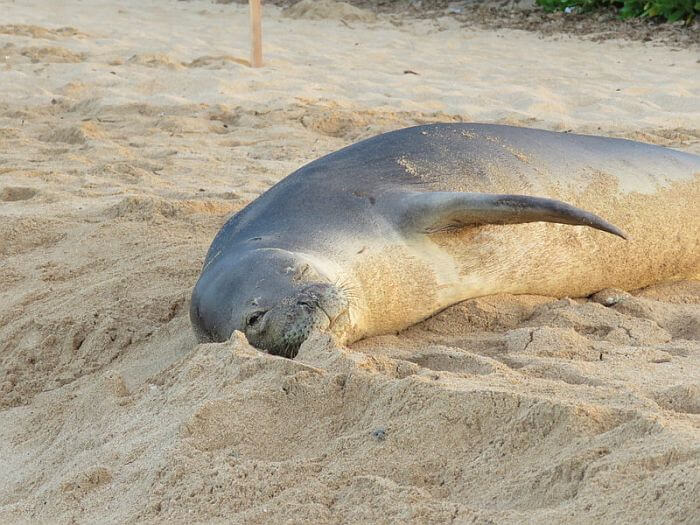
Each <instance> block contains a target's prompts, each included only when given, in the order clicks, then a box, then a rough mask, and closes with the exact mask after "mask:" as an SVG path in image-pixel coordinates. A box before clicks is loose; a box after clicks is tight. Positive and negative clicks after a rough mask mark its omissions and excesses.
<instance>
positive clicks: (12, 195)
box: [0, 186, 39, 202]
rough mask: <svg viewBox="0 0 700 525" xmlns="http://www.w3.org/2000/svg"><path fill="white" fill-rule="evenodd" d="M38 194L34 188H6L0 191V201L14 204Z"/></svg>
mask: <svg viewBox="0 0 700 525" xmlns="http://www.w3.org/2000/svg"><path fill="white" fill-rule="evenodd" d="M38 193H39V191H38V190H35V189H34V188H26V187H24V186H7V187H5V188H3V189H2V190H0V201H3V202H14V201H26V200H29V199H31V198H32V197H34V196H35V195H37V194H38Z"/></svg>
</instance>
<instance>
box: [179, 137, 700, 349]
mask: <svg viewBox="0 0 700 525" xmlns="http://www.w3.org/2000/svg"><path fill="white" fill-rule="evenodd" d="M699 175H700V157H699V156H697V155H693V154H689V153H683V152H679V151H675V150H672V149H668V148H664V147H660V146H653V145H648V144H642V143H639V142H633V141H629V140H622V139H613V138H603V137H594V136H586V135H575V134H569V133H556V132H549V131H542V130H535V129H527V128H518V127H511V126H499V125H482V124H434V125H425V126H417V127H412V128H406V129H402V130H398V131H394V132H390V133H386V134H382V135H379V136H376V137H374V138H370V139H367V140H364V141H362V142H359V143H357V144H354V145H351V146H349V147H346V148H344V149H342V150H339V151H337V152H335V153H331V154H330V155H327V156H325V157H322V158H320V159H318V160H316V161H314V162H311V163H310V164H307V165H306V166H304V167H302V168H300V169H299V170H297V171H296V172H294V173H292V174H291V175H289V176H288V177H286V178H285V179H283V180H282V181H280V182H279V183H278V184H276V185H275V186H273V187H272V188H270V189H269V190H268V191H267V192H265V193H264V194H262V195H261V196H260V197H259V198H257V199H256V200H254V201H253V202H251V203H250V204H249V205H248V206H247V207H245V208H244V209H243V210H241V211H240V212H238V213H236V214H235V215H234V216H233V217H231V219H230V220H229V221H228V222H227V223H226V224H225V225H224V226H223V227H222V229H221V230H220V231H219V233H218V234H217V235H216V237H215V238H214V240H213V242H212V244H211V247H210V249H209V251H208V253H207V255H206V258H205V262H204V266H203V269H202V272H201V275H200V277H199V280H198V281H197V283H196V285H195V287H194V290H193V293H192V300H191V304H190V319H191V322H192V326H193V328H194V332H195V334H196V335H197V337H198V339H199V340H200V341H224V340H226V339H228V338H229V337H230V336H231V334H232V333H233V331H234V330H239V331H242V332H243V333H245V335H246V337H247V338H248V340H249V341H250V343H251V344H253V345H254V346H256V347H258V348H260V349H264V350H266V351H268V352H270V353H272V354H275V355H281V356H286V357H290V358H292V357H295V356H296V354H297V352H298V349H299V347H300V345H301V344H302V343H303V342H304V341H305V340H306V339H307V338H308V337H309V335H310V334H311V332H312V331H314V330H323V331H328V332H330V333H331V334H333V335H334V336H335V338H336V339H337V340H338V342H339V343H345V344H348V343H351V342H353V341H356V340H359V339H361V338H364V337H367V336H371V335H378V334H386V333H392V332H397V331H399V330H402V329H404V328H406V327H408V326H410V325H412V324H414V323H416V322H419V321H421V320H423V319H426V318H427V317H430V316H431V315H433V314H435V313H437V312H439V311H440V310H442V309H444V308H446V307H448V306H450V305H453V304H455V303H457V302H460V301H463V300H465V299H469V298H473V297H478V296H483V295H489V294H495V293H510V294H525V293H527V294H539V295H549V296H558V297H562V296H571V297H582V296H587V295H590V294H592V293H595V292H597V291H599V290H602V289H604V288H609V287H616V288H622V289H626V290H629V289H635V288H641V287H644V286H647V285H649V284H652V283H655V282H659V281H664V280H673V279H682V278H699V277H700V269H699V268H700V209H699V208H698V203H699V202H700V180H699V179H700V177H699ZM602 217H605V219H603V218H602ZM608 221H610V222H608ZM623 232H624V233H623ZM609 234H612V235H609ZM627 236H629V240H624V239H625V238H626V237H627Z"/></svg>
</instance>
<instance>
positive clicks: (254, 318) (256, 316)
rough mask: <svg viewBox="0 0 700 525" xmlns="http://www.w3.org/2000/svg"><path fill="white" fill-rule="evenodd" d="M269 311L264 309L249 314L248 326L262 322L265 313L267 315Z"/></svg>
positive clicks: (246, 322)
mask: <svg viewBox="0 0 700 525" xmlns="http://www.w3.org/2000/svg"><path fill="white" fill-rule="evenodd" d="M266 313H267V312H265V311H264V310H258V311H257V312H253V313H252V314H250V315H249V316H248V318H247V319H246V321H245V324H246V326H255V325H256V324H258V323H259V322H260V320H261V319H262V317H263V315H265V314H266Z"/></svg>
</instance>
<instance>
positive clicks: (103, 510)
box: [0, 0, 700, 523]
mask: <svg viewBox="0 0 700 525" xmlns="http://www.w3.org/2000/svg"><path fill="white" fill-rule="evenodd" d="M324 5H330V3H325V4H324ZM2 11H3V14H2V17H0V48H1V49H2V53H0V92H1V93H2V94H3V95H2V97H1V98H0V215H1V217H0V257H1V258H0V261H1V262H0V264H1V268H2V269H1V271H0V521H1V522H2V523H11V522H37V521H39V522H51V523H65V522H70V521H77V522H83V521H97V522H141V521H144V520H145V521H165V520H176V521H178V522H194V521H205V522H216V521H228V520H230V521H233V522H251V523H279V522H284V521H285V520H290V521H294V522H299V521H304V520H306V521H310V522H315V523H339V522H401V523H403V522H407V521H414V522H439V521H450V520H453V521H455V522H461V523H463V522H472V521H473V522H479V523H482V522H498V523H562V522H567V523H568V522H578V523H581V522H585V523H595V522H599V523H610V522H612V521H616V522H622V523H625V522H648V523H674V522H683V521H685V522H690V521H692V519H693V517H694V516H696V514H693V513H694V512H696V511H697V494H698V491H699V490H700V475H699V474H698V472H700V446H699V442H700V440H699V439H698V438H699V437H700V429H699V428H698V426H699V424H700V420H699V419H698V418H699V417H700V416H699V415H698V414H699V412H700V386H699V385H698V377H699V376H700V362H699V360H700V342H699V341H700V284H698V283H692V282H691V283H679V284H675V285H665V286H657V287H654V288H652V289H648V290H644V291H641V292H636V293H634V294H631V295H628V294H624V293H618V292H614V291H613V292H608V293H605V294H602V295H600V296H598V297H596V299H595V300H569V299H565V300H555V299H549V298H544V297H531V296H524V297H510V296H498V297H490V298H482V299H477V300H473V301H467V302H466V303H464V304H461V305H458V306H455V307H453V308H450V309H448V310H447V311H445V312H443V313H442V314H440V315H438V316H436V317H435V318H433V319H431V320H429V321H427V322H425V323H423V324H421V325H419V326H416V327H414V328H411V329H409V330H407V331H406V332H405V333H402V334H399V335H392V336H386V337H380V338H374V339H371V340H367V341H363V342H360V343H358V344H356V345H354V346H353V347H352V348H350V349H344V348H336V347H335V346H334V345H333V344H332V343H331V342H329V341H327V340H326V339H325V338H324V337H322V336H318V337H315V338H314V339H312V340H311V341H309V342H308V343H307V344H305V345H304V347H303V348H302V349H301V352H300V355H299V357H298V359H296V360H295V361H288V360H284V359H279V358H273V357H270V356H267V355H265V354H262V353H260V352H258V351H256V350H254V349H252V348H251V347H249V346H248V345H247V344H246V343H245V341H243V340H241V339H240V338H234V339H233V340H232V341H231V342H229V343H226V344H213V345H201V346H196V345H195V344H194V341H193V338H192V335H191V333H190V329H189V322H188V319H187V315H186V311H187V304H188V303H187V302H188V296H189V293H190V290H191V287H192V285H193V283H194V281H195V279H196V277H197V275H198V272H199V269H200V265H201V262H202V259H203V257H204V253H205V250H206V248H207V247H208V245H209V242H210V241H211V239H212V237H213V235H214V234H215V232H216V231H217V229H218V228H219V227H220V225H221V224H222V223H223V222H224V221H225V219H226V218H227V216H228V215H229V214H231V213H233V212H234V211H236V210H238V209H240V208H241V207H243V206H244V205H245V204H246V203H247V202H249V201H250V200H252V199H253V198H255V197H256V196H257V195H259V194H260V193H261V192H262V191H264V190H265V189H266V188H268V187H269V186H270V185H272V184H274V183H275V182H276V181H278V180H280V179H281V178H282V177H284V176H285V175H286V174H287V173H289V172H290V171H292V170H293V169H294V168H296V167H298V166H300V165H301V164H303V163H304V162H307V161H309V160H311V159H313V158H316V157H318V156H320V155H322V154H324V153H327V152H330V151H333V150H335V149H337V148H339V147H341V146H344V145H346V144H348V143H350V142H352V141H355V140H357V139H359V138H363V137H366V136H370V135H373V134H375V133H379V132H382V131H387V130H390V129H394V128H398V127H401V126H407V125H411V124H415V123H420V122H427V121H432V120H443V121H449V120H474V121H483V122H506V123H511V124H518V125H530V126H535V127H542V128H547V129H557V130H567V129H574V130H575V131H580V132H596V133H599V134H603V135H611V136H623V137H631V138H638V139H643V140H647V141H649V142H654V143H658V144H664V145H670V146H673V147H677V148H680V149H684V150H688V151H692V152H695V153H700V130H699V129H698V127H697V123H698V122H699V121H700V93H698V91H697V85H696V84H697V82H696V81H695V78H696V72H697V64H696V54H695V53H694V51H693V50H672V49H669V48H666V47H663V46H647V45H643V44H638V43H616V42H607V43H604V44H595V43H591V42H583V41H578V40H573V39H571V40H569V39H561V40H556V41H555V40H542V39H539V38H538V37H537V35H533V34H527V33H522V32H505V31H504V32H499V33H489V32H483V31H474V30H471V29H470V30H465V29H463V28H460V27H457V26H455V25H454V24H453V23H452V22H450V21H447V20H437V21H425V22H415V21H410V20H400V19H391V20H390V19H387V18H383V17H379V18H378V19H377V20H376V21H374V22H372V23H371V25H363V23H362V22H359V21H353V22H352V23H348V22H346V23H345V24H344V23H342V22H339V21H336V20H321V21H318V20H309V19H308V18H303V17H302V18H298V19H296V18H288V17H283V16H282V15H281V12H280V11H279V10H276V9H274V8H269V9H267V10H266V20H265V38H266V46H267V47H266V53H267V54H266V58H267V61H268V64H269V65H268V67H266V68H264V69H259V70H252V69H249V68H247V67H245V66H244V65H242V62H244V59H245V58H246V56H247V47H246V40H245V38H246V35H247V33H246V28H247V18H246V17H247V10H246V8H245V6H237V5H225V6H222V5H215V4H212V3H209V2H204V1H193V2H170V1H158V2H156V1H154V2H149V3H146V4H144V3H143V2H137V1H136V0H125V1H123V2H119V3H114V2H108V1H107V0H95V1H92V2H89V3H85V2H78V1H77V0H68V1H66V2H61V5H60V6H57V7H56V8H55V9H46V6H45V5H43V4H36V5H34V4H32V3H27V2H22V3H9V4H7V3H6V4H4V5H3V8H2ZM314 16H316V15H314ZM328 16H330V15H328ZM348 25H350V26H351V27H348ZM408 70H410V71H413V72H415V73H418V75H415V74H410V73H408V74H404V71H408ZM650 227H653V225H651V226H650Z"/></svg>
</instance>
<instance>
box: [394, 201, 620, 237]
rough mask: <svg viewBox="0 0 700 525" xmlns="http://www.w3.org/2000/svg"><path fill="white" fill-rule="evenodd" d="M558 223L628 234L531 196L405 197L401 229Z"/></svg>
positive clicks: (561, 204) (588, 214)
mask: <svg viewBox="0 0 700 525" xmlns="http://www.w3.org/2000/svg"><path fill="white" fill-rule="evenodd" d="M525 222H555V223H559V224H571V225H573V226H588V227H590V228H595V229H596V230H601V231H604V232H607V233H611V234H613V235H617V236H618V237H621V238H623V239H627V236H626V235H625V233H624V232H623V231H622V230H620V229H619V228H617V227H616V226H614V225H613V224H610V223H609V222H607V221H606V220H604V219H602V218H600V217H598V216H597V215H595V214H594V213H591V212H588V211H585V210H582V209H580V208H576V207H575V206H571V205H570V204H567V203H565V202H562V201H558V200H555V199H547V198H543V197H531V196H529V195H509V194H495V193H461V192H430V193H413V194H411V195H408V196H406V197H404V199H403V202H402V212H401V217H400V224H401V227H402V228H403V229H405V230H410V231H414V232H418V233H435V232H439V231H449V230H456V229H459V228H463V227H465V226H477V225H481V224H521V223H525Z"/></svg>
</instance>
